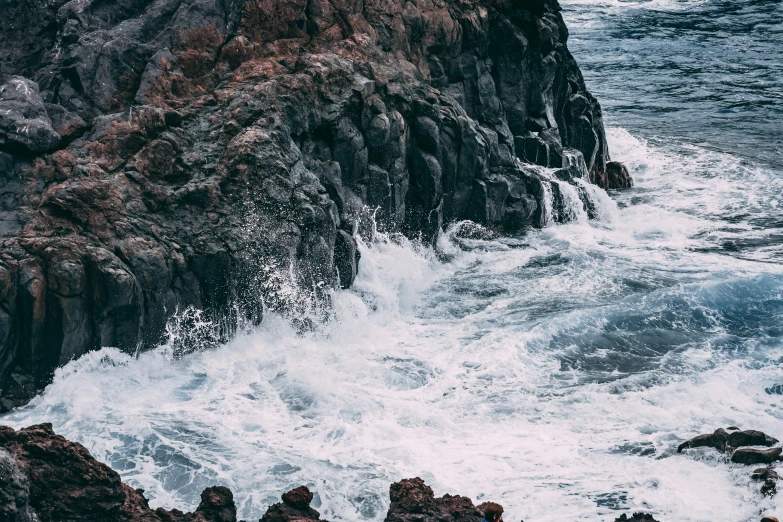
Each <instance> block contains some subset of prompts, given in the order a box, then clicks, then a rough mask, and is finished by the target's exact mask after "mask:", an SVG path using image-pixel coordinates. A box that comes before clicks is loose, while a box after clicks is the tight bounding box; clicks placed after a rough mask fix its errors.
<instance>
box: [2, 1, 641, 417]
mask: <svg viewBox="0 0 783 522" xmlns="http://www.w3.org/2000/svg"><path fill="white" fill-rule="evenodd" d="M4 8H5V10H4V16H3V17H2V19H0V82H4V83H3V84H2V87H0V245H1V247H0V398H1V400H0V411H2V410H6V409H9V408H11V407H13V406H15V405H17V404H20V403H22V402H24V401H25V400H27V399H29V398H30V396H31V395H32V394H33V393H35V391H36V390H38V389H40V388H41V387H43V386H45V385H46V384H47V383H48V382H49V381H50V379H51V376H52V373H53V370H54V369H55V368H56V367H58V366H59V365H62V364H64V363H66V362H68V361H69V360H71V359H73V358H75V357H78V356H79V355H81V354H83V353H85V352H87V351H89V350H94V349H97V348H100V347H102V346H117V347H120V348H121V349H124V350H127V351H131V352H132V351H136V350H138V349H143V348H147V347H150V346H154V345H156V344H158V343H160V341H161V339H162V338H163V337H164V336H165V334H166V327H167V324H170V320H171V318H172V316H173V315H175V313H177V312H179V313H180V314H184V317H185V319H183V320H184V321H185V323H187V321H189V320H191V319H192V317H193V316H192V311H193V310H198V311H200V312H201V313H203V315H202V316H201V317H202V319H204V321H202V323H201V324H204V323H206V324H208V325H210V327H209V328H208V329H207V330H208V331H203V332H201V333H199V336H200V337H201V340H196V342H195V344H196V345H199V346H200V345H207V346H208V345H213V344H214V343H215V342H219V341H220V340H223V339H225V338H227V337H228V336H230V335H232V333H233V331H234V330H235V328H236V327H237V325H238V324H239V323H241V322H242V321H249V322H250V323H253V322H257V321H259V320H261V316H262V309H263V308H264V307H266V308H267V309H276V310H284V311H285V310H289V311H290V310H301V309H302V308H306V307H308V306H312V303H313V302H314V301H317V300H319V299H323V298H324V296H325V295H326V294H327V290H328V289H330V288H333V287H337V286H341V287H348V286H350V285H351V283H352V282H353V279H354V278H355V276H356V273H357V270H359V264H358V263H359V259H358V251H357V248H356V241H355V239H354V233H355V231H356V230H364V229H366V228H367V220H368V216H369V215H374V217H375V221H376V222H377V226H378V227H379V228H380V229H382V230H385V231H389V232H403V233H406V234H409V235H411V236H414V237H421V238H422V239H423V240H424V241H433V240H434V238H435V236H436V235H437V233H438V232H439V230H440V229H441V227H442V226H444V224H446V223H449V222H454V221H458V220H464V219H470V220H472V221H474V222H477V223H480V224H482V225H484V226H486V227H488V228H490V229H493V230H498V231H504V232H517V231H520V230H523V229H525V228H527V227H531V226H542V225H544V224H545V223H546V222H547V219H548V218H547V216H546V213H545V210H544V205H543V200H544V198H545V197H547V195H548V194H549V195H550V197H552V198H553V201H552V206H553V207H554V208H555V209H556V208H557V206H558V204H562V201H560V202H558V201H559V200H558V198H560V196H559V191H558V190H555V189H556V187H557V185H556V183H555V181H554V180H553V179H550V177H549V174H547V173H546V172H545V171H543V170H541V169H542V167H549V168H553V169H563V168H565V169H566V170H567V171H568V170H569V169H570V170H571V171H572V172H573V173H576V174H573V173H572V174H569V175H567V176H566V177H567V179H568V182H571V183H576V182H575V180H574V178H575V176H576V177H581V178H583V179H589V180H592V181H593V182H594V183H597V184H599V185H601V186H602V187H604V188H609V187H624V186H629V185H630V177H629V176H628V173H627V170H625V169H624V167H622V166H621V165H619V164H613V163H610V158H609V153H608V150H607V144H606V137H605V134H604V128H603V123H602V117H601V108H600V106H599V104H598V102H597V101H596V100H595V99H594V98H593V97H592V96H591V95H590V93H589V92H587V90H586V87H585V83H584V81H583V78H582V75H581V73H580V71H579V69H578V67H577V64H576V62H575V61H574V59H573V57H572V56H571V54H570V53H569V52H568V49H567V47H566V40H567V37H568V31H567V29H566V27H565V24H564V23H563V19H562V17H561V15H560V7H559V5H558V3H557V0H412V1H408V2H402V1H401V0H366V1H365V2H355V1H351V0H337V1H327V0H311V1H309V2H305V1H303V0H276V1H274V2H269V1H266V0H144V1H122V2H104V1H101V0H71V1H68V0H48V1H46V2H39V1H34V2H31V1H29V0H8V1H7V2H6V5H4ZM618 165H619V166H618ZM547 184H550V185H552V187H553V190H549V191H547V190H545V188H546V185H547ZM561 199H562V198H561ZM368 209H370V210H368ZM561 215H565V214H564V213H557V212H554V213H553V216H552V218H551V219H553V220H554V221H557V220H558V219H563V218H561V217H559V216H561ZM289 288H299V289H300V291H298V292H286V291H280V290H284V289H289ZM301 289H306V290H301ZM292 295H293V296H294V297H291V296H292ZM280 296H283V297H280ZM262 303H263V305H262ZM188 314H191V315H188Z"/></svg>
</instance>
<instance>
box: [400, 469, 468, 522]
mask: <svg viewBox="0 0 783 522" xmlns="http://www.w3.org/2000/svg"><path fill="white" fill-rule="evenodd" d="M389 497H390V499H391V504H390V505H389V511H388V513H387V514H386V518H385V522H413V521H419V522H429V521H432V522H434V521H436V520H437V521H443V522H447V521H450V520H453V521H456V520H461V521H466V522H470V521H475V522H480V521H481V519H482V518H483V515H482V513H481V511H480V510H479V509H478V508H477V507H476V506H474V505H473V502H472V501H471V500H470V499H469V498H467V497H461V496H452V495H448V494H447V495H444V496H442V497H438V498H436V497H435V495H434V493H433V492H432V489H431V488H430V487H429V486H427V485H426V484H425V483H424V481H423V480H421V479H420V478H413V479H405V480H401V481H400V482H395V483H394V484H392V485H391V487H390V488H389Z"/></svg>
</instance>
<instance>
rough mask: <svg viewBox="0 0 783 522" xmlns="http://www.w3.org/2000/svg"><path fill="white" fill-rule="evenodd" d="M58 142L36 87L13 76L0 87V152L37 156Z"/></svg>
mask: <svg viewBox="0 0 783 522" xmlns="http://www.w3.org/2000/svg"><path fill="white" fill-rule="evenodd" d="M59 142H60V135H59V134H57V132H56V131H55V130H54V129H53V128H52V121H51V120H50V119H49V116H48V115H47V113H46V106H45V105H44V102H43V100H42V99H41V96H40V94H39V90H38V84H37V83H35V82H34V81H31V80H28V79H27V78H23V77H21V76H13V77H12V78H11V79H10V80H8V81H7V82H6V83H5V84H3V85H2V86H0V149H4V150H6V151H9V152H26V153H41V152H48V151H50V150H52V149H54V148H55V147H56V146H57V144H58V143H59Z"/></svg>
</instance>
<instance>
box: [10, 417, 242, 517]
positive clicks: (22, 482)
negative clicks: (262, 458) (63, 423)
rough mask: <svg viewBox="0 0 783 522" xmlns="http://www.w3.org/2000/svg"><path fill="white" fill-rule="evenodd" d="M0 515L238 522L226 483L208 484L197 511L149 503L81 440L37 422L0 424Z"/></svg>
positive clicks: (49, 425)
mask: <svg viewBox="0 0 783 522" xmlns="http://www.w3.org/2000/svg"><path fill="white" fill-rule="evenodd" d="M0 519H1V520H3V521H8V522H55V521H56V522H82V521H84V520H101V521H104V520H105V521H112V522H114V521H117V522H122V521H125V522H236V506H235V505H234V499H233V495H232V494H231V491H229V490H228V488H225V487H222V486H216V487H211V488H207V489H205V490H204V492H203V493H202V494H201V503H200V504H199V506H198V508H197V509H196V511H194V512H193V513H182V512H181V511H178V510H172V511H167V510H165V509H162V508H158V509H157V510H154V511H153V510H152V509H150V507H149V505H148V503H147V499H145V498H144V495H143V491H142V490H134V489H132V488H130V487H129V486H127V485H126V484H123V483H122V481H121V480H120V476H119V475H118V474H117V473H116V472H115V471H113V470H112V469H111V468H109V467H108V466H106V465H105V464H102V463H100V462H98V461H96V460H95V459H94V458H93V457H92V455H90V453H89V452H88V451H87V450H86V449H85V448H84V447H83V446H81V445H80V444H77V443H75V442H70V441H68V440H66V439H64V438H63V437H61V436H59V435H56V434H55V433H54V431H52V426H51V424H39V425H36V426H30V427H29V428H25V429H22V430H18V431H15V430H13V429H11V428H9V427H6V426H0Z"/></svg>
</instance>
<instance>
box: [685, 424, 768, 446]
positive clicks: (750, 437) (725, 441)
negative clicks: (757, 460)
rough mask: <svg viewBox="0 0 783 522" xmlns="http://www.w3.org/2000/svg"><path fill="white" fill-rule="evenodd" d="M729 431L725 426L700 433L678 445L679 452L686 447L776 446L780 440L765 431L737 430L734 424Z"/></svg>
mask: <svg viewBox="0 0 783 522" xmlns="http://www.w3.org/2000/svg"><path fill="white" fill-rule="evenodd" d="M729 430H732V432H731V433H728V432H727V431H726V430H724V429H723V428H718V429H717V430H715V432H713V433H709V434H705V435H699V436H697V437H694V438H692V439H691V440H688V441H685V442H683V443H682V444H680V445H679V446H678V447H677V453H681V452H682V450H684V449H686V448H701V447H708V448H715V449H717V450H718V451H721V452H722V451H726V449H727V448H739V447H742V446H767V447H770V446H774V445H775V444H777V443H778V440H777V439H775V438H773V437H770V436H769V435H767V434H766V433H764V432H761V431H756V430H745V431H737V430H739V428H737V427H736V426H732V427H731V428H729Z"/></svg>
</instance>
